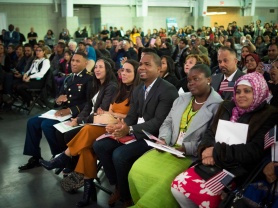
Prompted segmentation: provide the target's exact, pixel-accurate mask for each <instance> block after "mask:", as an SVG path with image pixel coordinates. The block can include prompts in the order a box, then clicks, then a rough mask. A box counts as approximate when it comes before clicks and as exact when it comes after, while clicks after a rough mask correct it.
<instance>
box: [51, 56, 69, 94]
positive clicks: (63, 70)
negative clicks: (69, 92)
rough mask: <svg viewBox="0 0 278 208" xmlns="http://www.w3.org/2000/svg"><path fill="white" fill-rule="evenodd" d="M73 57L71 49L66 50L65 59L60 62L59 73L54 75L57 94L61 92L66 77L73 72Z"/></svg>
mask: <svg viewBox="0 0 278 208" xmlns="http://www.w3.org/2000/svg"><path fill="white" fill-rule="evenodd" d="M71 57H72V53H71V52H70V51H65V53H64V59H62V60H61V62H60V64H59V70H58V74H57V75H56V76H55V77H54V79H55V84H56V92H57V94H58V93H59V92H60V88H61V86H62V85H63V83H64V80H65V78H66V77H67V76H69V75H70V74H71V65H70V61H71Z"/></svg>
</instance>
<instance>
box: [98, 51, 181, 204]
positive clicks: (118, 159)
mask: <svg viewBox="0 0 278 208" xmlns="http://www.w3.org/2000/svg"><path fill="white" fill-rule="evenodd" d="M160 68H161V59H160V58H159V57H158V56H157V55H156V54H154V53H145V54H144V55H143V57H142V58H141V60H140V66H139V68H138V73H139V76H140V79H141V80H142V81H143V82H144V83H142V84H140V85H139V86H137V88H136V89H135V90H134V91H133V94H132V97H131V102H130V110H129V112H128V114H127V117H126V118H125V119H124V121H120V122H119V123H118V124H116V125H108V126H107V127H106V130H107V131H108V133H112V134H113V135H114V137H115V138H116V140H112V139H110V138H104V139H101V140H99V141H96V142H94V145H93V148H94V151H95V153H96V155H97V156H98V158H99V159H100V161H101V163H102V164H103V168H104V172H105V174H106V176H107V178H108V180H109V182H110V184H111V185H116V192H115V193H114V194H112V196H111V197H110V199H109V204H110V205H113V204H114V203H115V202H116V201H117V200H119V199H120V198H121V199H122V200H123V201H124V206H125V207H126V206H130V205H131V204H132V201H131V195H130V193H129V187H128V179H127V178H128V172H129V170H130V168H131V166H132V164H133V163H134V162H135V161H136V159H138V158H139V157H140V156H141V155H143V154H144V153H145V152H146V151H148V150H150V149H151V147H149V146H148V145H147V144H146V142H145V141H144V140H143V138H145V135H144V133H143V132H142V129H144V130H146V131H148V132H150V133H151V134H153V135H155V136H157V135H158V131H159V127H160V126H161V124H162V123H163V121H164V119H165V118H166V116H167V115H168V113H169V111H170V109H171V107H172V104H173V101H174V100H175V99H176V98H177V97H178V92H177V90H176V88H175V87H174V86H173V85H172V84H170V83H168V82H167V81H165V80H163V79H161V78H160V77H159V72H160ZM128 134H134V136H135V138H136V141H135V142H133V143H130V144H126V145H124V144H121V143H119V142H118V141H117V139H119V138H121V137H124V136H126V135H128Z"/></svg>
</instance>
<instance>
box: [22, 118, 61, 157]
mask: <svg viewBox="0 0 278 208" xmlns="http://www.w3.org/2000/svg"><path fill="white" fill-rule="evenodd" d="M58 122H59V121H57V120H51V119H46V118H40V117H38V116H36V117H33V118H30V119H29V120H28V121H27V130H26V138H25V145H24V151H23V154H24V155H31V156H34V157H41V149H40V141H41V138H42V132H43V133H44V136H45V138H46V140H47V142H48V144H49V146H50V150H51V153H52V155H57V154H59V153H61V149H60V147H59V145H58V143H57V139H56V136H55V131H56V129H55V127H53V125H54V124H57V123H58Z"/></svg>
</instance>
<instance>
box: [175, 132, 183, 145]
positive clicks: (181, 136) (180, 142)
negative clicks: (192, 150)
mask: <svg viewBox="0 0 278 208" xmlns="http://www.w3.org/2000/svg"><path fill="white" fill-rule="evenodd" d="M184 135H185V132H183V131H180V133H179V136H178V141H177V144H178V145H182V142H183V139H184Z"/></svg>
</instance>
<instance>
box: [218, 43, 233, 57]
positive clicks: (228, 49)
mask: <svg viewBox="0 0 278 208" xmlns="http://www.w3.org/2000/svg"><path fill="white" fill-rule="evenodd" d="M220 50H221V51H229V52H230V53H231V54H233V55H234V56H235V57H236V56H237V54H236V51H235V50H234V49H232V48H230V47H227V46H221V47H220V48H219V50H218V51H220Z"/></svg>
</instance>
